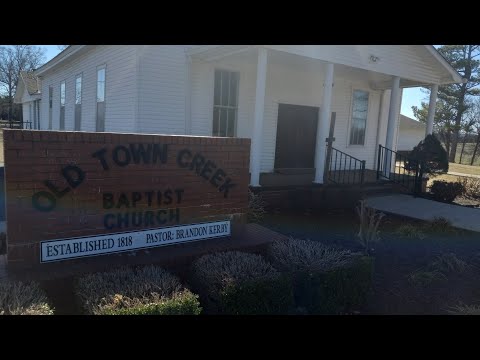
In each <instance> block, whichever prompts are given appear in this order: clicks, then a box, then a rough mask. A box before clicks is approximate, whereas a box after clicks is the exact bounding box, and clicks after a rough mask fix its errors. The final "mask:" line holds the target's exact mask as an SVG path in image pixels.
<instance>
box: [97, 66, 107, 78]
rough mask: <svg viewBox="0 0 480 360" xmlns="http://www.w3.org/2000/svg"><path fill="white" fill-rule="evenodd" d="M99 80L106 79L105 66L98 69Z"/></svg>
mask: <svg viewBox="0 0 480 360" xmlns="http://www.w3.org/2000/svg"><path fill="white" fill-rule="evenodd" d="M97 80H98V81H105V68H103V69H98V71H97Z"/></svg>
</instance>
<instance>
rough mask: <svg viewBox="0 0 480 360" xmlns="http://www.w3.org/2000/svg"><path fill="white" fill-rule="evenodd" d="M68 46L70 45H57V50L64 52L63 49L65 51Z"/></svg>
mask: <svg viewBox="0 0 480 360" xmlns="http://www.w3.org/2000/svg"><path fill="white" fill-rule="evenodd" d="M69 46H70V45H57V48H58V50H60V51H63V50H65V49H66V48H67V47H69Z"/></svg>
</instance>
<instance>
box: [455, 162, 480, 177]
mask: <svg viewBox="0 0 480 360" xmlns="http://www.w3.org/2000/svg"><path fill="white" fill-rule="evenodd" d="M448 171H453V172H458V173H462V174H470V175H480V166H470V165H462V164H455V163H449V164H448Z"/></svg>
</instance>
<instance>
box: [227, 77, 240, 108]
mask: <svg viewBox="0 0 480 360" xmlns="http://www.w3.org/2000/svg"><path fill="white" fill-rule="evenodd" d="M237 84H238V73H230V94H229V102H228V105H229V106H237Z"/></svg>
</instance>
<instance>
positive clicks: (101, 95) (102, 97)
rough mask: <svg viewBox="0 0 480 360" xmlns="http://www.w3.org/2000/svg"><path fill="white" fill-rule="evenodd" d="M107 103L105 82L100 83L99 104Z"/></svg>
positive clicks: (98, 91) (98, 90) (98, 89)
mask: <svg viewBox="0 0 480 360" xmlns="http://www.w3.org/2000/svg"><path fill="white" fill-rule="evenodd" d="M104 101H105V82H103V81H99V82H98V83H97V102H104Z"/></svg>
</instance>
